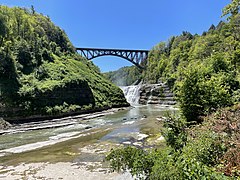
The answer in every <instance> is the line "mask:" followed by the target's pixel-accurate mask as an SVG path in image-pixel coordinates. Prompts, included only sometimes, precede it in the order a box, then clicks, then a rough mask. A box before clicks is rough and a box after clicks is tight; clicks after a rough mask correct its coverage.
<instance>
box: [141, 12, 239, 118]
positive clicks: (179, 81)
mask: <svg viewBox="0 0 240 180" xmlns="http://www.w3.org/2000/svg"><path fill="white" fill-rule="evenodd" d="M239 23H240V15H239V14H235V15H234V16H231V18H230V20H229V22H220V23H219V25H217V26H216V27H215V26H214V25H212V26H211V27H210V28H209V30H208V31H207V32H205V33H204V34H203V35H202V36H199V35H192V34H190V33H188V32H183V33H182V34H181V35H180V36H174V37H171V38H170V39H169V41H168V42H167V43H163V42H161V43H159V44H158V45H157V46H156V47H154V48H153V49H152V51H151V52H150V54H149V58H148V66H147V70H146V71H145V72H144V73H143V79H144V80H145V81H147V82H149V83H157V82H162V81H166V82H168V84H169V86H170V87H171V88H172V90H173V91H174V93H175V95H176V96H177V99H178V102H179V105H180V107H181V111H182V113H183V115H184V116H185V118H186V120H187V121H198V122H200V121H201V119H200V118H199V117H200V116H204V115H207V114H209V113H211V112H213V111H214V110H216V109H217V108H220V107H226V106H229V105H232V104H234V103H238V102H239V98H238V94H239V93H238V92H239V89H240V85H239V84H240V81H239V80H240V78H239V77H240V72H239V69H240V68H239V67H240V66H239V65H240V64H239V57H240V56H239V51H240V37H239V31H240V29H239V27H240V26H239Z"/></svg>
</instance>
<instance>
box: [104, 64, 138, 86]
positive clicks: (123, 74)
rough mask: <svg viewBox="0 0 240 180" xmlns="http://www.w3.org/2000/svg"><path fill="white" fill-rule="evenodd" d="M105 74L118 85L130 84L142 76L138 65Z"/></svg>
mask: <svg viewBox="0 0 240 180" xmlns="http://www.w3.org/2000/svg"><path fill="white" fill-rule="evenodd" d="M104 76H105V77H106V78H107V79H109V80H110V81H111V82H112V83H114V84H116V85H117V86H129V85H132V84H133V83H135V82H137V81H138V80H140V79H141V78H142V76H141V70H140V69H138V68H137V67H136V66H130V67H122V68H120V69H119V70H117V71H110V72H107V73H104Z"/></svg>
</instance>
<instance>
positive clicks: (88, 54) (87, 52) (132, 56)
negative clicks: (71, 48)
mask: <svg viewBox="0 0 240 180" xmlns="http://www.w3.org/2000/svg"><path fill="white" fill-rule="evenodd" d="M76 50H77V51H79V52H80V55H81V56H83V57H85V58H86V59H88V60H92V59H94V58H97V57H100V56H117V57H121V58H123V59H126V60H128V61H130V62H131V63H133V64H134V65H135V66H137V67H138V68H140V69H144V67H143V65H142V62H144V61H146V60H147V58H148V54H149V51H148V50H129V49H101V48H76Z"/></svg>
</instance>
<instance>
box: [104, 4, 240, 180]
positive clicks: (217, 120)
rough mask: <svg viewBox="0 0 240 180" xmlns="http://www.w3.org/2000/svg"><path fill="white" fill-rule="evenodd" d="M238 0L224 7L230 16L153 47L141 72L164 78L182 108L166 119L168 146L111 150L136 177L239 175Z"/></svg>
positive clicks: (114, 161) (118, 166)
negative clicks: (199, 32)
mask: <svg viewBox="0 0 240 180" xmlns="http://www.w3.org/2000/svg"><path fill="white" fill-rule="evenodd" d="M239 6H240V1H239V0H233V1H232V3H231V4H229V5H228V6H226V7H225V8H224V10H223V15H229V17H228V18H227V19H228V21H227V22H220V23H219V24H218V25H217V26H216V27H215V26H214V25H212V26H211V27H210V28H209V30H208V31H207V32H204V33H203V34H202V35H201V36H200V35H192V34H190V33H188V32H183V33H182V35H180V36H174V37H172V38H170V40H169V41H168V42H167V43H164V42H161V43H160V44H158V45H157V46H156V47H154V48H153V49H152V51H151V52H150V55H149V58H148V66H147V70H146V71H144V72H143V78H144V80H145V81H146V82H148V83H157V82H159V81H165V82H167V83H168V84H169V86H170V87H171V88H172V90H173V91H174V92H175V94H176V96H177V99H178V102H179V106H180V114H179V115H175V116H169V117H167V119H166V120H164V127H165V128H164V129H163V130H162V135H163V136H164V138H165V141H166V144H167V147H166V148H161V149H154V150H148V149H146V150H143V149H137V148H135V147H125V148H122V149H116V150H113V151H112V152H111V153H110V154H109V155H108V156H107V158H106V159H107V160H109V161H110V164H111V167H112V168H113V170H118V171H125V170H127V169H128V170H130V173H131V174H132V175H134V176H135V177H136V178H138V179H154V180H156V179H159V180H162V179H167V180H169V179H180V180H181V179H182V180H185V179H214V180H215V179H238V178H239V177H240V159H239V157H240V146H239V144H240V143H239V137H240V133H239V132H240V126H239V125H240V98H239V97H240V36H239V35H240V33H239V32H240V14H239Z"/></svg>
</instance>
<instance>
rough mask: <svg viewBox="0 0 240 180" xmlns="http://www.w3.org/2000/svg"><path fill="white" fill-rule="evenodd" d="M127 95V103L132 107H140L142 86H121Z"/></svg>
mask: <svg viewBox="0 0 240 180" xmlns="http://www.w3.org/2000/svg"><path fill="white" fill-rule="evenodd" d="M120 88H121V89H122V91H123V93H124V95H125V98H126V100H127V102H128V103H129V104H131V105H138V104H139V99H140V92H139V90H140V88H141V84H139V85H133V86H121V87H120Z"/></svg>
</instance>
